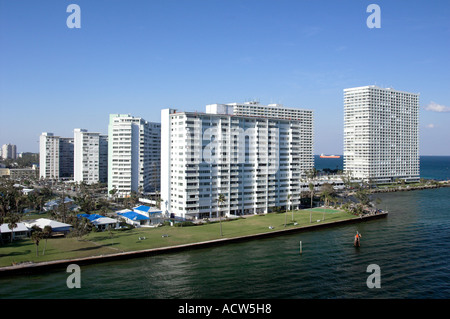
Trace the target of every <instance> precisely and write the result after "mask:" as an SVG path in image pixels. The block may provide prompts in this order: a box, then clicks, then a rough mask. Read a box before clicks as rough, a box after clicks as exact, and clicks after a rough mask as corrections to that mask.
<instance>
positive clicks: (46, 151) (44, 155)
mask: <svg viewBox="0 0 450 319" xmlns="http://www.w3.org/2000/svg"><path fill="white" fill-rule="evenodd" d="M39 178H45V179H47V178H49V179H59V136H54V135H53V133H47V132H44V133H42V134H41V136H40V137H39Z"/></svg>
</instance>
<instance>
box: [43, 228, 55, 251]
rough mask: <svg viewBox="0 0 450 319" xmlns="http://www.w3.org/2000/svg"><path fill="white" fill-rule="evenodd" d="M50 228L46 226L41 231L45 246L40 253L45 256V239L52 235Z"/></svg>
mask: <svg viewBox="0 0 450 319" xmlns="http://www.w3.org/2000/svg"><path fill="white" fill-rule="evenodd" d="M52 231H53V229H52V226H50V225H47V226H45V227H44V230H43V231H42V237H43V238H45V246H44V251H43V252H42V255H45V249H46V248H47V239H48V237H50V235H51V234H52Z"/></svg>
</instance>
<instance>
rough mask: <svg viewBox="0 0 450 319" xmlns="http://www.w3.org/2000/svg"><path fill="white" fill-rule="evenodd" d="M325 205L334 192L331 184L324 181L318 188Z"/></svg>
mask: <svg viewBox="0 0 450 319" xmlns="http://www.w3.org/2000/svg"><path fill="white" fill-rule="evenodd" d="M320 191H321V193H322V198H323V200H324V204H325V206H328V203H329V201H330V199H331V198H332V197H333V196H334V195H335V194H336V191H335V189H334V187H333V185H331V184H329V183H324V184H323V185H322V187H321V189H320Z"/></svg>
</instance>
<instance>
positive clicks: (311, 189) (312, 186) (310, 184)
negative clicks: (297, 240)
mask: <svg viewBox="0 0 450 319" xmlns="http://www.w3.org/2000/svg"><path fill="white" fill-rule="evenodd" d="M309 192H310V194H311V209H312V207H313V198H314V184H313V183H309ZM311 219H312V210H310V211H309V223H311Z"/></svg>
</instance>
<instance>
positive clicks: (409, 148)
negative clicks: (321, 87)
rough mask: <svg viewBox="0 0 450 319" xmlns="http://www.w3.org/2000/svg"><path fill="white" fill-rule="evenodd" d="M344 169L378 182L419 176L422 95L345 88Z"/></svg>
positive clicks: (408, 179)
mask: <svg viewBox="0 0 450 319" xmlns="http://www.w3.org/2000/svg"><path fill="white" fill-rule="evenodd" d="M344 171H345V172H347V173H351V174H352V175H353V177H355V178H358V179H363V180H371V181H372V182H375V183H389V182H393V181H396V180H405V181H406V182H412V181H417V180H419V179H420V168H419V94H416V93H409V92H402V91H398V90H394V89H392V88H380V87H378V86H375V85H370V86H363V87H355V88H348V89H345V90H344Z"/></svg>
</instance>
